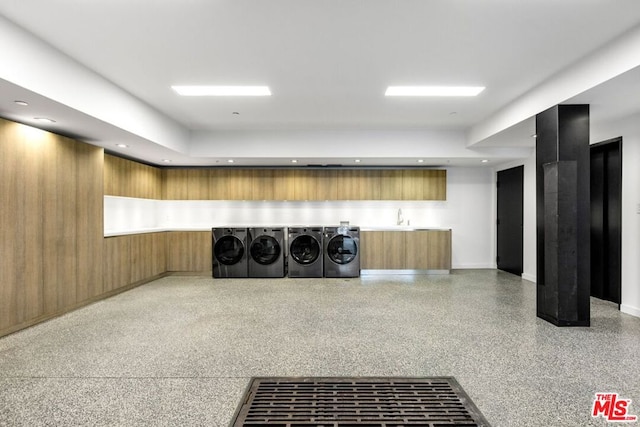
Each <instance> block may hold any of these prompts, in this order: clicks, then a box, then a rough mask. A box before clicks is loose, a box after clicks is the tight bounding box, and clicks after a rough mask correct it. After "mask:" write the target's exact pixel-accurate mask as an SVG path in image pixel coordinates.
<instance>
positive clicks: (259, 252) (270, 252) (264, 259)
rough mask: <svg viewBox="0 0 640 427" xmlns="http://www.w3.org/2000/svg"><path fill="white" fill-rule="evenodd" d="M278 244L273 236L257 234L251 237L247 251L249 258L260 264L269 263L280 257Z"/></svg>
mask: <svg viewBox="0 0 640 427" xmlns="http://www.w3.org/2000/svg"><path fill="white" fill-rule="evenodd" d="M280 251H281V248H280V244H279V243H278V241H277V240H276V239H275V238H274V237H273V236H259V237H256V238H255V239H253V241H252V242H251V247H250V248H249V253H250V254H251V259H253V260H254V261H255V262H257V263H258V264H261V265H270V264H273V263H274V262H276V261H277V260H278V258H279V257H280Z"/></svg>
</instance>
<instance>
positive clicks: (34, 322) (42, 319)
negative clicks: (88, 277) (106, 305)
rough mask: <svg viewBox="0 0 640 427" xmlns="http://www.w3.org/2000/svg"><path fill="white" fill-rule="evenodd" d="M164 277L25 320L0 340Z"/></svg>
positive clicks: (157, 277)
mask: <svg viewBox="0 0 640 427" xmlns="http://www.w3.org/2000/svg"><path fill="white" fill-rule="evenodd" d="M166 275H167V273H160V274H156V275H155V276H152V277H148V278H146V279H142V280H138V281H137V282H134V283H130V284H128V285H125V286H121V287H119V288H116V289H112V290H110V291H107V292H105V293H102V294H100V295H96V296H95V297H93V298H89V299H88V300H85V301H82V302H79V303H77V304H73V305H71V306H69V307H65V308H63V309H62V310H59V311H56V312H55V313H50V314H45V315H42V316H38V317H36V318H33V319H30V320H27V321H25V322H22V323H19V324H17V325H13V326H10V327H9V328H6V329H2V330H0V338H1V337H4V336H7V335H10V334H13V333H16V332H19V331H21V330H23V329H26V328H29V327H31V326H35V325H37V324H38V323H43V322H46V321H48V320H51V319H55V318H56V317H60V316H63V315H65V314H67V313H70V312H72V311H75V310H78V309H79V308H82V307H86V306H88V305H90V304H94V303H96V302H98V301H102V300H105V299H107V298H110V297H112V296H115V295H118V294H121V293H123V292H126V291H129V290H131V289H133V288H137V287H138V286H141V285H144V284H146V283H149V282H152V281H154V280H157V279H160V278H162V277H165V276H166Z"/></svg>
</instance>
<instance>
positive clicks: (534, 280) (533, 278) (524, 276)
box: [522, 273, 536, 283]
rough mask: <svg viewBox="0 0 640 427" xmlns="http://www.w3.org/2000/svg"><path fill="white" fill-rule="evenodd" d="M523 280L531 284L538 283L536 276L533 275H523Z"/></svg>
mask: <svg viewBox="0 0 640 427" xmlns="http://www.w3.org/2000/svg"><path fill="white" fill-rule="evenodd" d="M522 278H523V279H524V280H528V281H529V282H533V283H536V276H534V275H533V274H527V273H522Z"/></svg>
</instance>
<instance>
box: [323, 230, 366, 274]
mask: <svg viewBox="0 0 640 427" xmlns="http://www.w3.org/2000/svg"><path fill="white" fill-rule="evenodd" d="M323 251H324V277H358V276H360V227H349V226H346V227H344V226H343V227H325V228H324V247H323Z"/></svg>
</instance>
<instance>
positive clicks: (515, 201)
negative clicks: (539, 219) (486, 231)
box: [496, 166, 524, 276]
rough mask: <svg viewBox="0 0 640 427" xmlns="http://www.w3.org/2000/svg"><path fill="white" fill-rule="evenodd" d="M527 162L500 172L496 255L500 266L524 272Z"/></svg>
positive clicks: (502, 268) (520, 272)
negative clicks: (523, 252)
mask: <svg viewBox="0 0 640 427" xmlns="http://www.w3.org/2000/svg"><path fill="white" fill-rule="evenodd" d="M523 182H524V166H518V167H515V168H511V169H507V170H503V171H499V172H498V179H497V184H496V185H497V189H498V191H497V197H498V209H497V211H498V218H497V221H496V224H497V237H498V239H497V240H498V242H497V244H498V247H497V257H496V264H497V265H498V268H499V269H500V270H504V271H508V272H509V273H513V274H517V275H518V276H520V275H522V239H523V237H522V202H523V196H522V193H523Z"/></svg>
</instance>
